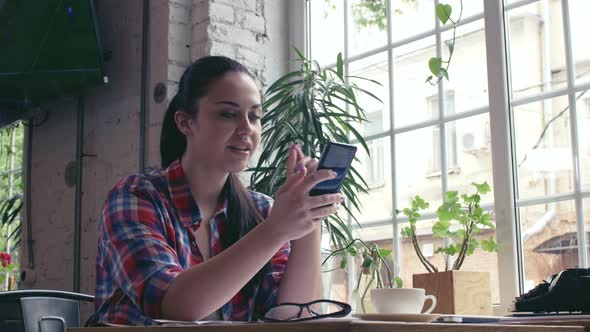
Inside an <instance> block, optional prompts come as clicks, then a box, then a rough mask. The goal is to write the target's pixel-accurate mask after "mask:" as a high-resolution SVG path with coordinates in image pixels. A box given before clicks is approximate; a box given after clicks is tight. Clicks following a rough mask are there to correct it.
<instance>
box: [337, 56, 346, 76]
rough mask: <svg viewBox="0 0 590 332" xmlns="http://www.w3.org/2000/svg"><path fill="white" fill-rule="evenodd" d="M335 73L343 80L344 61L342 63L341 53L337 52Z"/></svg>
mask: <svg viewBox="0 0 590 332" xmlns="http://www.w3.org/2000/svg"><path fill="white" fill-rule="evenodd" d="M336 73H337V75H338V77H340V79H341V80H344V61H342V52H338V56H337V57H336Z"/></svg>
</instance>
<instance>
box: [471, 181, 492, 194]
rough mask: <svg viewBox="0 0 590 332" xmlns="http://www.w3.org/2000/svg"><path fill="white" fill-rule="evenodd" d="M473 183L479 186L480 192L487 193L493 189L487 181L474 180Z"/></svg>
mask: <svg viewBox="0 0 590 332" xmlns="http://www.w3.org/2000/svg"><path fill="white" fill-rule="evenodd" d="M471 184H472V185H474V186H475V187H476V188H477V191H479V193H480V194H482V195H485V194H487V193H489V192H490V191H491V190H492V189H491V188H490V185H489V184H488V183H487V182H484V183H481V184H480V183H475V182H472V183H471Z"/></svg>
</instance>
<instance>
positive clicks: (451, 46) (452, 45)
mask: <svg viewBox="0 0 590 332" xmlns="http://www.w3.org/2000/svg"><path fill="white" fill-rule="evenodd" d="M445 45H447V48H448V49H449V54H451V55H452V54H453V52H454V51H455V41H454V40H447V41H446V42H445Z"/></svg>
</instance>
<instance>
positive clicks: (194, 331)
mask: <svg viewBox="0 0 590 332" xmlns="http://www.w3.org/2000/svg"><path fill="white" fill-rule="evenodd" d="M563 323H564V322H555V324H556V325H550V326H549V325H497V324H447V323H444V324H440V323H401V322H375V321H362V320H339V321H317V322H302V323H250V324H235V325H231V324H223V325H198V326H150V327H96V328H73V329H68V332H144V331H145V332H205V331H207V332H283V331H284V332H304V331H305V332H307V331H313V332H396V331H408V332H463V331H464V332H535V331H539V332H544V331H555V332H590V322H572V321H569V322H567V324H568V325H561V324H563ZM552 324H553V323H552Z"/></svg>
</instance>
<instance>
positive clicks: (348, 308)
mask: <svg viewBox="0 0 590 332" xmlns="http://www.w3.org/2000/svg"><path fill="white" fill-rule="evenodd" d="M316 303H332V304H336V305H338V306H340V307H341V308H342V310H341V311H338V312H334V313H331V314H319V315H317V316H311V317H305V318H301V315H302V314H303V309H304V308H306V309H307V312H308V313H309V314H310V315H313V313H314V311H313V310H311V309H310V308H309V306H311V305H313V304H316ZM287 305H290V306H297V307H299V313H298V314H297V316H296V317H297V318H296V319H274V318H265V316H266V314H268V313H269V312H270V311H271V310H273V309H275V308H278V307H281V306H287ZM351 311H352V308H351V306H350V304H348V303H344V302H339V301H333V300H315V301H311V302H307V303H292V302H283V303H280V304H276V305H274V306H272V307H270V308H269V309H268V310H267V311H265V312H264V315H263V316H262V318H260V319H259V320H261V321H264V322H273V323H288V322H303V321H308V320H314V319H322V318H329V317H346V316H347V315H348V314H350V312H351Z"/></svg>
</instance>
